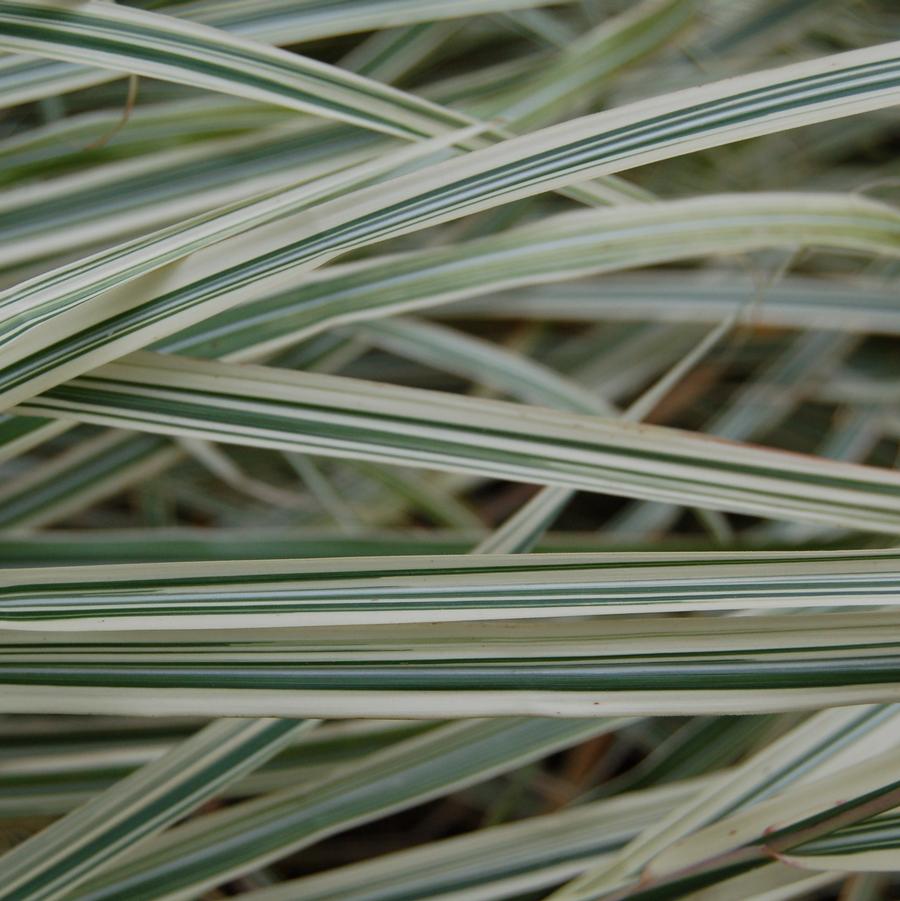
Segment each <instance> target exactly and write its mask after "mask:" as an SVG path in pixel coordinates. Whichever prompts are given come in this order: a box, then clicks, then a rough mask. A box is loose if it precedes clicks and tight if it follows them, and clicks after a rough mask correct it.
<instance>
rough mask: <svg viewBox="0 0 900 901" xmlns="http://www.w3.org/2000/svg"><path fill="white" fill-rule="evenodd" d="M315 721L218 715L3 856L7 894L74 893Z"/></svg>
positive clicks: (0, 867) (1, 890) (2, 892)
mask: <svg viewBox="0 0 900 901" xmlns="http://www.w3.org/2000/svg"><path fill="white" fill-rule="evenodd" d="M315 725H316V724H315V723H314V722H300V723H298V722H296V721H293V720H277V719H261V720H227V719H222V720H217V721H215V722H213V723H212V724H210V725H209V726H206V727H205V728H204V729H202V730H201V731H200V732H198V733H197V734H196V735H194V736H193V737H192V738H190V739H188V740H187V741H185V742H183V743H182V744H179V745H178V746H177V747H175V748H174V749H173V750H171V751H169V752H168V753H167V754H166V755H164V756H163V757H162V758H160V759H159V760H155V761H153V762H152V763H148V764H147V765H146V766H144V767H142V768H141V769H140V770H138V771H137V772H136V773H134V774H132V775H131V776H128V777H127V778H126V779H123V780H122V781H121V782H118V783H117V784H116V785H114V786H113V787H112V788H111V789H109V790H108V791H106V792H103V793H102V794H100V795H98V796H97V797H96V798H94V799H93V800H91V801H89V802H88V803H87V804H85V805H84V806H82V807H80V808H79V809H78V810H76V811H74V812H73V813H71V814H69V815H68V816H66V817H64V818H63V819H61V820H59V821H58V822H56V823H54V824H52V825H51V826H49V827H48V828H47V829H44V830H43V831H41V832H40V833H38V834H37V835H36V836H34V837H32V838H31V839H29V840H27V841H25V842H23V843H22V844H20V845H18V846H16V847H15V848H13V849H12V850H11V851H8V852H7V853H6V854H4V855H3V856H2V857H0V880H2V887H0V898H6V899H20V901H26V899H27V901H31V899H34V901H37V899H54V898H61V897H64V896H68V895H70V894H71V892H72V891H73V890H75V888H76V886H78V885H79V884H81V883H82V882H84V881H85V880H87V879H90V878H94V877H96V875H97V873H98V872H100V871H102V870H103V869H105V868H106V867H108V866H109V865H110V864H112V863H113V862H115V861H116V860H117V859H118V858H119V857H121V856H122V855H123V854H125V853H126V852H128V851H131V850H132V849H133V848H134V847H135V846H136V845H139V844H140V843H141V842H142V841H146V840H147V839H148V838H151V837H152V836H153V835H155V834H156V833H158V832H160V831H162V830H163V829H165V828H166V827H167V826H170V825H172V824H173V823H175V822H177V821H178V820H180V819H181V818H182V817H183V816H185V815H186V814H188V813H190V812H191V811H192V810H194V809H196V808H197V806H199V805H200V804H201V803H203V802H204V801H205V800H207V799H208V798H211V797H213V796H214V795H216V794H217V793H218V792H219V791H221V790H222V788H223V787H224V786H226V785H227V784H228V783H229V782H231V781H233V780H234V779H237V778H238V777H240V776H243V775H245V774H246V773H249V772H251V771H252V770H253V769H255V768H256V767H258V766H260V765H261V764H262V763H263V762H265V761H266V760H267V759H268V758H269V757H271V756H272V755H274V754H276V753H278V751H280V750H281V749H282V748H284V747H285V746H286V745H287V744H288V743H289V742H290V741H291V740H292V739H293V738H295V737H296V736H297V735H298V734H299V733H300V732H301V731H304V730H307V729H310V728H312V727H313V726H315Z"/></svg>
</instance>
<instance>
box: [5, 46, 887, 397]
mask: <svg viewBox="0 0 900 901" xmlns="http://www.w3.org/2000/svg"><path fill="white" fill-rule="evenodd" d="M898 52H900V51H898V45H884V46H883V47H879V48H873V49H871V50H866V51H859V52H851V53H847V54H840V55H837V56H833V57H830V58H827V59H825V60H815V61H813V62H811V63H801V64H799V65H798V66H789V67H786V68H785V69H781V70H774V71H773V72H768V73H757V74H755V75H751V76H744V77H741V78H737V79H731V80H729V81H727V82H723V83H720V84H713V85H709V86H707V87H703V88H699V89H696V90H689V91H686V92H681V93H679V94H674V95H666V96H664V97H662V98H655V99H654V100H650V101H644V102H641V103H637V104H632V105H631V106H628V107H623V108H621V109H618V110H612V111H609V112H606V113H599V114H597V115H594V116H587V117H584V118H582V119H576V120H573V121H571V122H568V123H565V124H564V125H562V126H555V127H553V128H550V129H545V130H544V131H541V132H535V133H534V134H532V135H528V136H527V137H525V138H517V139H512V140H509V141H505V142H503V143H501V144H498V145H495V146H494V147H489V148H486V149H484V150H479V151H475V152H473V153H469V154H467V155H466V156H465V157H463V158H460V159H456V160H450V161H447V162H445V163H439V164H436V165H433V166H431V167H427V168H425V169H422V170H419V171H417V172H414V173H410V174H407V175H402V176H399V177H397V178H394V179H391V180H390V181H389V182H388V183H386V184H382V185H375V186H372V187H370V188H363V189H360V190H358V191H354V192H349V193H347V194H345V195H344V196H342V197H340V198H336V199H334V200H332V201H330V202H326V203H322V204H320V205H318V206H317V208H316V216H315V217H314V218H315V222H313V223H311V222H310V221H309V218H310V217H305V221H302V220H301V219H298V217H297V216H294V217H288V218H286V219H282V220H280V221H279V222H278V223H276V224H273V225H269V226H267V227H262V228H257V229H256V230H255V233H254V239H253V240H252V241H247V240H245V239H243V238H241V239H240V240H238V241H237V242H236V241H235V239H232V240H231V241H224V242H221V243H220V244H219V245H218V246H217V247H213V248H208V249H207V250H206V251H201V252H198V253H195V254H193V255H192V256H191V257H190V258H188V259H187V260H185V261H184V262H183V263H182V264H181V265H179V266H177V267H173V266H169V267H164V268H162V269H160V268H159V267H160V266H161V264H162V262H163V258H162V257H160V256H159V254H158V251H156V249H155V248H154V247H153V246H152V242H151V244H150V246H149V247H148V248H146V249H144V250H143V251H142V250H140V249H135V251H134V252H135V253H136V254H137V257H138V260H139V265H138V264H137V263H136V262H135V261H132V262H131V263H130V264H129V265H128V266H123V264H122V260H121V259H118V257H117V253H116V252H115V251H113V252H110V255H109V256H108V257H107V256H104V257H102V259H101V260H100V261H99V268H100V270H101V271H103V270H107V271H105V274H104V277H103V279H98V277H97V273H96V272H93V271H92V270H91V267H90V266H88V267H86V268H83V269H81V271H80V273H79V275H78V277H77V278H76V277H74V273H72V272H70V271H66V272H65V280H64V281H63V279H62V275H63V272H62V271H59V270H57V271H55V272H53V273H49V274H47V275H45V276H41V277H39V278H38V279H36V280H32V281H31V282H29V283H27V284H26V285H24V286H20V287H19V288H17V289H13V290H12V291H11V292H6V294H5V296H3V297H0V307H2V310H3V327H2V332H3V334H4V336H5V340H4V343H3V344H2V360H3V362H4V368H3V370H2V372H0V386H2V389H3V392H2V397H3V399H4V402H5V403H7V404H9V403H13V402H17V401H20V400H22V399H24V398H25V397H27V396H29V395H33V394H34V393H36V392H37V391H39V390H43V389H44V388H47V387H50V386H51V385H53V384H58V383H59V382H60V381H62V380H64V379H65V378H69V377H72V376H73V375H75V374H77V373H79V372H83V371H85V370H86V369H87V368H90V367H91V366H95V365H98V364H99V363H100V362H102V361H105V360H108V359H111V358H113V357H116V356H120V355H121V354H123V353H125V352H126V351H128V350H130V349H135V348H136V347H139V346H145V345H147V344H150V343H152V342H153V341H156V340H159V339H160V338H162V337H164V336H165V335H167V334H171V333H172V332H175V331H177V330H178V329H179V328H185V327H187V326H189V325H190V324H192V323H193V322H197V321H199V320H201V319H203V318H207V317H209V316H210V315H212V314H213V313H215V312H219V311H222V310H224V309H226V308H228V307H231V306H236V305H237V304H238V303H240V302H243V301H244V300H246V299H247V298H246V297H244V296H242V293H241V291H240V290H237V289H238V288H240V287H243V286H246V285H247V284H249V283H253V282H257V281H258V280H259V279H261V278H263V277H265V276H267V275H274V274H276V273H278V272H283V271H285V270H287V269H294V271H295V272H297V271H302V270H303V269H310V268H314V267H315V266H318V265H321V264H322V263H324V262H325V261H326V260H328V259H330V258H332V257H334V256H336V255H338V254H340V253H342V252H345V251H347V250H350V249H353V248H358V247H362V246H366V245H368V244H371V243H373V242H375V241H377V240H381V239H384V238H387V237H392V236H398V235H400V234H404V233H407V232H409V231H411V230H417V229H420V228H422V227H424V226H425V225H429V224H437V223H439V222H445V221H449V220H450V219H454V218H458V217H460V216H462V215H464V214H466V213H470V212H475V211H476V210H479V209H488V208H489V207H492V206H496V205H499V204H502V203H507V202H510V201H512V200H514V199H519V198H523V197H526V196H530V195H533V194H536V193H539V192H540V191H543V190H550V189H555V188H560V187H563V186H565V185H567V184H572V183H574V182H576V181H578V180H580V179H586V178H589V177H596V176H598V175H603V174H611V173H613V172H617V171H623V170H624V169H627V168H630V167H633V166H637V165H641V164H644V163H648V162H652V161H654V160H659V159H665V158H667V157H671V156H678V155H681V154H685V153H689V152H692V151H694V150H700V149H704V148H707V147H712V146H716V145H721V144H723V143H729V142H732V141H735V140H742V139H744V138H748V137H753V136H756V135H760V134H766V133H770V132H772V131H780V130H784V129H785V128H789V127H797V126H799V125H803V124H809V123H812V122H815V121H820V120H822V119H833V118H835V117H838V116H843V115H852V114H854V113H859V112H863V111H865V110H868V109H875V108H879V107H882V106H885V105H889V104H891V103H895V102H897V100H898V99H900V58H898V57H897V53H898ZM300 217H302V214H300ZM244 224H245V225H246V223H244ZM286 236H290V237H287V240H286ZM226 261H227V262H226ZM223 265H225V266H228V267H229V268H226V269H224V270H223V268H222V267H223ZM110 267H111V268H110ZM154 269H155V270H156V271H148V270H154ZM126 272H130V275H126V274H125V273H126ZM140 272H144V273H145V274H144V275H143V276H141V277H138V276H139V273H140ZM116 273H118V274H116ZM129 279H130V280H129ZM113 284H115V285H117V286H118V287H115V288H113V287H112V285H113ZM111 306H112V307H114V308H115V309H116V310H117V313H116V314H115V316H111V315H110V312H109V310H110V307H111ZM39 311H40V313H39ZM76 311H77V323H78V324H76V321H73V319H72V318H71V317H73V316H74V314H75V313H76ZM22 317H27V322H28V326H29V327H28V329H27V330H26V331H25V332H21V326H22V324H23V323H22ZM67 317H68V318H67ZM13 333H15V334H17V336H18V337H17V340H16V342H15V347H14V348H13V347H12V346H11V344H10V338H11V336H12V334H13ZM48 344H49V345H50V346H49V347H48Z"/></svg>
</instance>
